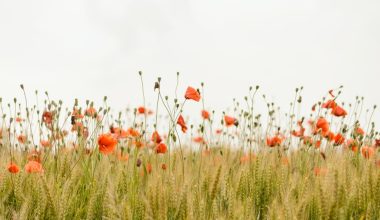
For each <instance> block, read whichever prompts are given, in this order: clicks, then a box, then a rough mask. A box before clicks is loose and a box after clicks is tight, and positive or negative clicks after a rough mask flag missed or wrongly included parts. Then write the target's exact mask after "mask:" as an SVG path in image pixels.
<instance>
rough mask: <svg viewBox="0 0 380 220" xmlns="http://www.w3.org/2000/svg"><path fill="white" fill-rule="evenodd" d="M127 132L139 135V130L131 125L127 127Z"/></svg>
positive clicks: (134, 135)
mask: <svg viewBox="0 0 380 220" xmlns="http://www.w3.org/2000/svg"><path fill="white" fill-rule="evenodd" d="M127 133H128V134H129V135H130V136H132V137H139V136H140V132H139V131H138V130H136V129H134V128H132V127H130V128H128V130H127Z"/></svg>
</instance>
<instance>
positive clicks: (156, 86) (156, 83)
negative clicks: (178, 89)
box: [154, 82, 160, 90]
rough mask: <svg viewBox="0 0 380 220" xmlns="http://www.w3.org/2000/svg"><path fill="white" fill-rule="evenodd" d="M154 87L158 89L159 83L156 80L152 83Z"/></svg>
mask: <svg viewBox="0 0 380 220" xmlns="http://www.w3.org/2000/svg"><path fill="white" fill-rule="evenodd" d="M156 89H160V83H158V82H155V83H154V90H156Z"/></svg>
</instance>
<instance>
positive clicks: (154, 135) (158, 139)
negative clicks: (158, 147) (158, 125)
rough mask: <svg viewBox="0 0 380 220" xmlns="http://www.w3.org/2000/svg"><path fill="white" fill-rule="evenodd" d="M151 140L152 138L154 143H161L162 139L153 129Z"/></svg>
mask: <svg viewBox="0 0 380 220" xmlns="http://www.w3.org/2000/svg"><path fill="white" fill-rule="evenodd" d="M151 140H152V141H153V142H154V143H156V144H159V143H161V141H162V139H161V136H160V134H158V132H157V131H154V132H153V134H152V138H151Z"/></svg>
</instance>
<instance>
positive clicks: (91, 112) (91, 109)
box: [84, 107, 96, 118]
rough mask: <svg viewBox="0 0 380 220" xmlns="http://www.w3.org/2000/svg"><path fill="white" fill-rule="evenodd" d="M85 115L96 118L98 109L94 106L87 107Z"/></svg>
mask: <svg viewBox="0 0 380 220" xmlns="http://www.w3.org/2000/svg"><path fill="white" fill-rule="evenodd" d="M84 115H86V116H88V117H92V118H95V117H96V109H95V108H94V107H89V108H88V109H86V111H85V113H84Z"/></svg>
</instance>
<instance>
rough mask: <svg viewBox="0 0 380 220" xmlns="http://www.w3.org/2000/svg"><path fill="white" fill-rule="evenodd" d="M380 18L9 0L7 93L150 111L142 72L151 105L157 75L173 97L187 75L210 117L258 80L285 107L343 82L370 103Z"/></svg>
mask: <svg viewBox="0 0 380 220" xmlns="http://www.w3.org/2000/svg"><path fill="white" fill-rule="evenodd" d="M379 11H380V1H378V0H363V1H354V0H289V1H284V0H246V1H236V0H234V1H226V0H215V1H205V0H191V1H190V0H188V1H186V0H149V1H148V0H138V1H132V0H124V1H121V0H118V1H109V0H107V1H106V0H104V1H100V0H87V1H78V0H65V1H61V2H56V1H50V0H49V1H9V0H0V77H1V79H0V80H1V85H0V96H1V97H3V99H5V100H8V101H10V100H12V98H13V97H14V96H17V97H21V95H22V93H21V90H20V89H19V86H18V85H19V84H20V83H23V84H24V85H25V87H26V88H27V90H28V93H30V94H33V91H34V90H35V89H38V90H40V91H41V92H43V91H45V90H47V91H49V93H50V95H51V96H52V97H53V98H56V99H62V100H63V101H64V102H65V103H66V104H67V105H72V103H73V98H74V97H77V98H80V99H81V100H85V99H92V100H95V101H96V102H97V103H99V102H100V100H102V97H103V96H104V95H108V96H109V102H110V104H111V106H113V107H114V108H116V109H121V108H124V107H126V106H128V105H129V106H137V105H139V104H141V97H142V96H141V90H140V84H139V78H138V74H137V72H138V71H139V70H141V71H143V72H144V78H145V84H146V93H147V97H148V100H149V101H148V103H150V104H153V103H154V98H153V97H154V93H153V83H154V80H155V79H156V77H157V76H161V77H162V78H163V86H164V87H165V88H164V90H165V93H166V94H168V95H173V91H174V87H175V75H176V72H177V71H179V72H181V84H180V87H179V93H180V94H181V95H182V94H183V92H184V90H185V88H186V86H187V85H192V86H194V87H198V86H199V84H200V82H201V81H203V82H205V84H206V107H207V108H209V109H217V110H222V109H224V108H225V107H228V106H231V103H232V98H234V97H236V98H238V99H240V100H241V99H242V98H243V96H244V95H246V94H247V91H248V87H249V86H250V85H256V84H259V85H261V88H262V91H263V92H264V93H266V94H267V96H268V97H269V98H270V100H273V101H275V102H276V103H278V104H279V105H280V106H282V107H283V108H286V109H287V108H288V105H289V102H290V101H291V100H292V99H293V94H294V88H295V87H297V86H301V85H303V86H304V87H305V92H304V94H305V96H304V100H305V102H306V103H305V108H307V110H309V108H310V106H311V104H312V103H313V102H315V101H316V100H318V99H320V98H321V97H322V96H323V95H325V94H326V92H327V91H328V90H329V89H331V88H336V87H338V86H340V85H344V86H345V89H344V93H343V96H342V98H343V99H344V100H345V101H347V102H349V101H353V100H354V98H355V96H356V95H360V96H365V98H366V104H367V105H366V106H367V107H371V106H372V105H374V104H380V102H379V98H378V97H379V95H378V84H379V79H380V77H379V74H380V62H379V61H380V60H379V59H380V13H379ZM343 99H340V100H341V101H343ZM189 108H190V109H192V108H194V109H198V108H199V106H196V107H194V104H190V107H189ZM188 113H190V112H188ZM376 117H377V118H378V114H376Z"/></svg>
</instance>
